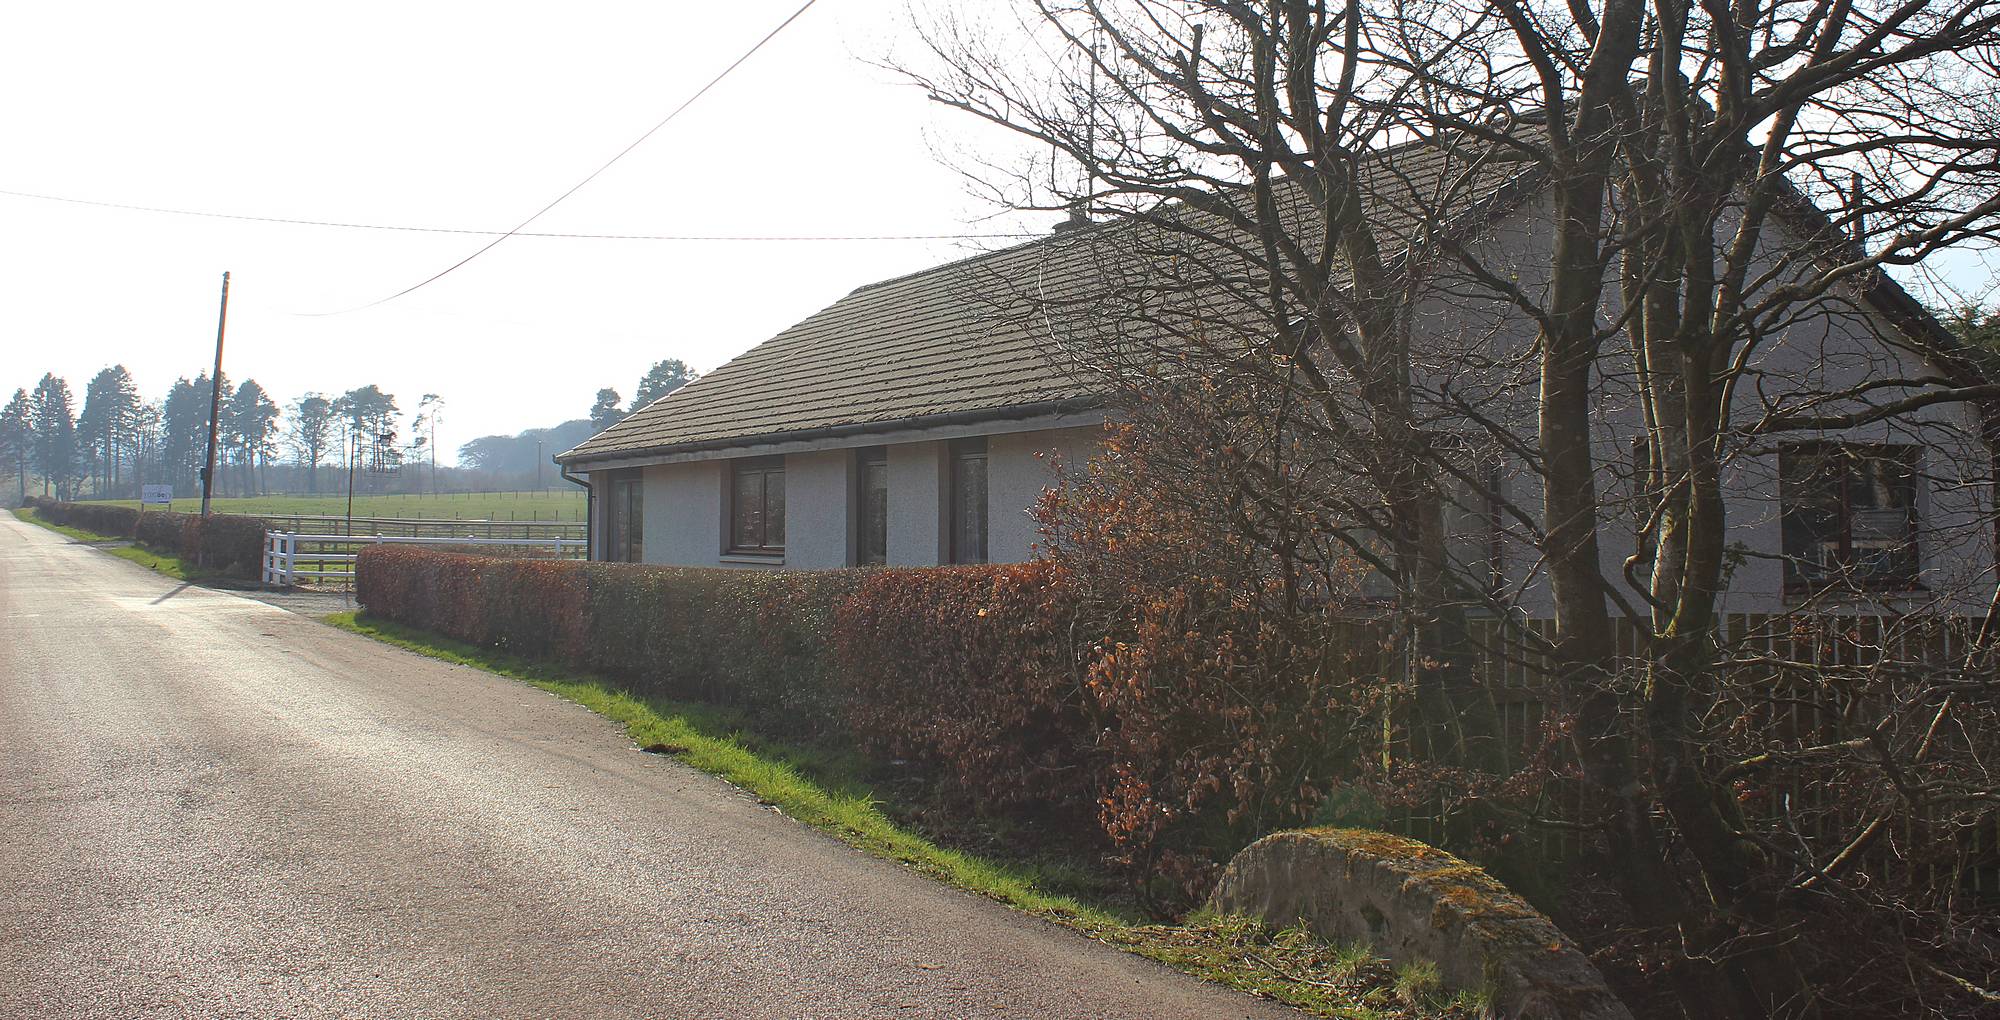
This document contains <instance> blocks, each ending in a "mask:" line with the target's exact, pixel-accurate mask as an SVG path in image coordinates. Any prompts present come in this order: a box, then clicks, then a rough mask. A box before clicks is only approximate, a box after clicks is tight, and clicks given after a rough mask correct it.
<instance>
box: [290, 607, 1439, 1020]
mask: <svg viewBox="0 0 2000 1020" xmlns="http://www.w3.org/2000/svg"><path fill="white" fill-rule="evenodd" d="M325 620H326V622H327V623H328V624H330V625H332V626H334V627H338V628H340V629H342V630H346V631H349V632H352V633H355V634H360V635H362V636H364V637H368V638H373V639H374V640H377V641H381V642H384V643H386V644H390V645H395V646H397V647H399V648H403V649H406V650H409V651H412V652H416V653H418V654H420V655H426V656H429V657H431V658H434V659H442V660H444V661H446V662H452V663H457V664H459V665H464V666H471V667H474V668H476V669H482V670H485V671H487V672H489V673H496V674H498V675H500V676H504V677H509V678H511V679H514V680H519V681H521V682H523V683H527V684H530V685H532V686H535V687H538V688H541V689H542V690H545V691H548V692H549V693H551V694H555V695H557V696H559V697H562V698H567V699H568V700H570V701H573V702H576V703H577V704H579V705H582V706H583V707H585V708H588V709H590V710H591V711H593V712H596V713H597V714H598V715H601V716H604V717H605V718H607V719H610V720H612V721H613V722H617V723H620V724H622V725H623V726H624V727H625V730H626V732H627V733H628V734H629V735H630V736H631V738H632V740H633V741H634V742H635V743H637V744H638V745H639V746H640V747H642V748H645V749H646V750H648V751H654V752H656V753H662V754H670V755H672V756H674V757H676V758H679V759H680V760H682V761H684V762H686V763H687V764H689V765H691V766H693V767H695V768H697V769H700V770H701V771H703V772H707V773H709V774H711V775H714V776H717V777H719V778H721V779H723V780H726V781H727V782H729V783H732V784H734V785H736V786H739V787H742V788H743V789H745V790H747V791H749V792H750V793H752V794H754V795H755V796H756V797H757V798H758V799H759V800H760V801H762V802H763V803H766V804H769V805H771V806H774V807H776V808H778V809H779V810H781V811H783V812H784V813H786V814H788V815H790V816H791V817H793V818H795V819H798V820H799V821H801V822H804V823H806V824H807V825H811V826H813V827H814V828H816V829H819V830H821V831H823V832H826V833H828V834H830V835H832V836H834V837H835V838H838V839H840V840H841V841H843V842H845V843H847V844H849V845H850V846H853V847H855V848H857V849H860V850H862V851H865V852H867V853H870V854H873V855H875V856H877V857H882V858H886V859H889V860H893V861H897V862H900V863H902V864H904V865H906V866H908V867H910V868H912V869H914V870H916V871H919V872H922V873H924V874H926V875H929V876H931V877H933V878H936V879H938V880H940V881H943V882H947V883H950V884H951V885H954V886H956V887H958V888H960V889H964V890H966V891H968V892H973V893H977V894H979V895H982V896H986V897H988V898H990V899H993V900H997V901H999V902H1001V903H1004V904H1006V905H1008V906H1010V907H1013V908H1015V909H1018V910H1023V911H1026V912H1028V913H1030V914H1034V915H1035V916H1037V917H1041V918H1044V919H1046V920H1049V921H1053V922H1055V923H1057V924H1060V925H1063V926H1064V927H1067V928H1071V929H1073V930H1075V931H1077V932H1080V933H1082V934H1084V935H1086V936H1088V937H1090V938H1093V939H1096V940H1098V941H1100V942H1103V943H1105V944H1107V945H1111V946H1115V947H1117V948H1119V949H1123V950H1125V951H1127V952H1131V953H1135V954H1138V955H1140V956H1144V957H1147V958H1149V959H1153V960H1157V961H1159V962H1161V963H1164V964H1166V965H1167V966H1170V967H1173V968H1175V969H1177V970H1180V971H1183V972H1185V973H1188V974H1191V975H1194V976H1196V977H1200V978H1204V979H1207V980H1210V981H1215V982H1217V983H1220V984H1224V985H1227V986H1229V987H1232V988H1235V989H1238V990H1240V991H1244V992H1249V993H1250V994H1253V995H1257V996H1260V997H1263V998H1269V999H1274V1000H1277V1001H1279V1002H1283V1003H1286V1004H1287V1005H1291V1006H1294V1007H1297V1008H1299V1009H1302V1010H1304V1011H1306V1012H1308V1013H1311V1014H1313V1015H1316V1016H1325V1017H1340V1018H1345V1020H1400V1018H1416V1017H1424V1018H1431V1017H1462V1016H1469V1015H1471V1013H1470V1011H1469V1010H1470V1008H1471V1007H1470V1006H1469V1005H1468V1003H1467V1002H1464V1001H1461V1000H1458V999H1453V1000H1445V999H1441V998H1439V997H1436V996H1428V997H1422V998H1416V999H1414V1001H1413V997H1412V996H1410V995H1409V994H1408V991H1409V990H1408V989H1407V988H1402V989H1399V988H1398V985H1399V984H1403V985H1407V983H1408V982H1407V981H1405V982H1398V980H1397V973H1396V972H1395V971H1394V970H1393V969H1391V968H1390V967H1389V965H1388V964H1387V963H1386V962H1384V961H1381V960H1378V959H1375V958H1374V957H1373V955H1372V954H1370V953H1369V952H1368V951H1367V949H1366V947H1352V946H1349V947H1336V946H1330V945H1328V944H1327V943H1325V942H1324V941H1321V940H1319V939H1317V938H1314V937H1313V936H1311V935H1310V934H1308V933H1305V932H1303V931H1299V930H1290V931H1281V932H1274V931H1271V930H1270V929H1268V928H1266V927H1264V926H1263V925H1261V924H1258V923H1257V922H1255V921H1252V920H1249V919H1245V918H1223V917H1215V916H1211V915H1204V914H1196V915H1193V916H1190V917H1189V918H1186V919H1184V920H1183V921H1182V922H1181V923H1178V924H1171V925H1160V924H1141V923H1138V922H1137V921H1135V920H1134V919H1132V918H1130V917H1127V916H1123V915H1121V914H1120V913H1119V912H1117V911H1115V910H1113V909H1109V908H1107V907H1105V906H1103V905H1099V904H1094V903H1090V902H1087V901H1085V900H1084V899H1082V898H1079V897H1076V896H1071V895H1065V894H1062V893H1059V892H1055V891H1052V888H1051V887H1052V886H1062V885H1065V884H1068V883H1066V882H1065V881H1064V880H1063V878H1062V876H1061V874H1060V872H1061V870H1062V869H1061V867H1060V866H1058V867H1056V868H1052V869H1050V870H1048V871H1047V872H1044V871H1043V870H1042V869H1040V868H1037V867H1034V866H1032V865H1029V866H1022V865H1017V864H1010V863H1001V862H997V861H993V860H988V859H985V858H983V857H981V856H979V855H977V854H971V853H966V852H964V851H960V850H954V849H950V848H947V847H943V846H940V845H938V844H937V843H936V842H935V841H933V840H931V839H929V838H928V837H926V836H924V835H923V834H922V833H920V832H916V831H914V830H912V829H910V828H908V827H906V826H904V825H901V824H899V823H898V822H896V821H895V820H894V819H892V818H891V817H890V816H889V814H888V813H887V812H885V811H884V810H883V805H882V804H881V803H880V802H879V801H877V800H876V799H875V797H874V796H873V791H872V790H871V788H870V786H869V784H868V783H867V781H866V778H865V776H864V775H863V774H862V768H861V765H860V763H859V762H858V761H856V760H855V759H854V758H853V757H852V756H851V755H842V754H839V753H837V752H829V751H827V750H825V749H819V748H811V747H801V746H798V745H792V744H785V743H781V742H776V741H770V740H766V739H763V738H761V737H759V736H757V735H755V734H753V733H749V732H746V731H745V730H744V729H743V728H742V727H741V726H740V725H739V723H738V721H737V720H736V719H735V717H734V716H733V715H731V714H730V713H727V712H724V711H721V710H718V709H716V708H714V707H713V706H709V705H703V704H697V703H690V702H679V701H669V700H663V699H641V698H636V697H634V696H632V695H631V694H629V693H627V692H625V691H622V690H619V689H618V688H617V687H615V686H614V685H612V684H610V683H608V682H606V681H604V680H602V679H601V678H597V677H591V676H579V675H577V674H575V673H571V672H568V671H565V670H561V669H558V668H554V667H551V666H549V665H547V664H545V663H541V662H537V661H533V660H527V659H521V658H518V657H514V656H508V655H503V654H499V653H495V652H493V651H491V650H489V649H485V648H480V647H477V646H474V645H469V644H465V643H463V642H459V641H453V640H450V639H447V638H442V637H439V636H437V635H434V634H430V633H428V632H425V631H421V630H417V629H415V628H411V627H404V626H401V625H399V624H395V623H390V622H387V621H382V620H375V619H370V618H367V617H364V616H361V615H360V614H357V613H336V614H334V615H332V616H328V617H325ZM1399 991H1403V992H1404V994H1403V995H1400V996H1399V995H1398V992H1399Z"/></svg>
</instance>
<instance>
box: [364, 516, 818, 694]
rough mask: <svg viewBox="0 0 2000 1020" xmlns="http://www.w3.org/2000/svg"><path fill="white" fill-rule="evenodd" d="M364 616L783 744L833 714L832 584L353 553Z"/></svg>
mask: <svg viewBox="0 0 2000 1020" xmlns="http://www.w3.org/2000/svg"><path fill="white" fill-rule="evenodd" d="M357 570H358V574H357V578H356V595H357V596H358V598H359V599H360V601H361V605H362V608H364V609H365V610H367V611H368V612H369V613H370V614H372V615H375V616H380V617H383V618H384V619H388V620H393V621H395V622H397V623H402V624H406V625H409V626H412V627H419V628H422V629H425V630H430V631H434V632H437V633H440V634H444V635H446V636H448V637H452V638H456V639H458V640H461V641H465V642H468V643H471V644H477V645H482V646H484V647H488V648H493V649H495V650H498V651H504V652H508V653H511V654H516V655H522V656H526V657H531V658H540V659H549V660H554V661H559V662H565V663H570V664H573V665H575V666H578V667H581V668H584V669H589V670H591V671H594V672H598V673H602V674H605V675H606V676H609V677H611V678H613V679H616V680H618V681H619V682H621V683H622V684H624V685H625V686H626V687H627V688H629V689H630V690H632V691H633V692H634V693H638V694H642V695H653V696H660V697H668V698H682V699H695V700H701V701H707V702H710V703H713V704H718V705H724V706H728V707H731V708H735V709H738V710H740V711H742V712H743V713H744V714H745V715H746V716H748V717H749V718H750V719H751V720H752V721H754V722H755V723H756V724H757V725H758V726H759V727H761V728H766V729H769V730H772V731H774V732H779V733H785V734H801V733H814V732H824V731H826V730H827V729H829V728H831V727H835V726H838V724H839V722H840V719H841V713H840V712H839V711H838V703H837V700H836V699H835V698H834V696H833V694H832V691H833V684H832V683H831V679H830V677H829V671H830V664H831V658H830V656H829V655H828V654H827V652H826V642H827V634H828V631H829V629H830V626H831V620H832V615H833V608H834V606H835V604H836V603H837V602H838V601H839V600H840V599H841V598H844V597H845V596H846V595H848V594H849V593H851V592H852V591H853V588H854V585H855V583H856V579H855V578H854V577H853V576H852V575H849V574H847V573H845V572H841V573H833V574H826V573H798V572H768V573H767V572H749V571H730V570H695V569H682V568H673V567H645V566H634V565H628V564H603V563H577V562H571V561H558V560H514V559H492V558H489V557H483V556H468V555H463V554H457V553H448V552H439V551H435V550H428V549H417V548H411V547H407V546H393V545H384V546H373V547H370V548H368V549H365V550H363V551H362V553H361V559H360V562H359V564H358V565H357Z"/></svg>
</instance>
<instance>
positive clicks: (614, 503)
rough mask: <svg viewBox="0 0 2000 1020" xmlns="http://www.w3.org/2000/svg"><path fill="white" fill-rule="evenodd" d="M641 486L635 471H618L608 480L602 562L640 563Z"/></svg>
mask: <svg viewBox="0 0 2000 1020" xmlns="http://www.w3.org/2000/svg"><path fill="white" fill-rule="evenodd" d="M645 493H646V489H645V486H644V484H643V482H642V480H641V478H640V477H639V472H637V471H621V472H619V473H618V474H616V475H613V476H612V478H611V501H610V503H609V504H608V505H607V507H606V512H607V514H608V520H607V521H606V522H605V523H606V524H607V525H608V527H607V528H606V532H607V537H608V538H609V539H610V541H609V544H608V546H607V548H606V550H605V558H606V559H608V560H611V561H613V562H617V563H642V562H644V561H645V559H646V513H645Z"/></svg>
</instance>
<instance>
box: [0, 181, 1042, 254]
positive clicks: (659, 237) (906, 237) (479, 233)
mask: <svg viewBox="0 0 2000 1020" xmlns="http://www.w3.org/2000/svg"><path fill="white" fill-rule="evenodd" d="M0 195H6V196H10V197H13V198H31V199H36V200H39V201H43V202H64V203H68V204H70V205H87V206H94V207H96V208H100V209H123V210H127V211H131V212H147V213H164V214H166V215H170V216H199V217H205V218H208V219H217V220H242V221H247V222H250V223H279V224H284V225H287V226H299V227H338V228H341V229H344V230H389V231H397V232H401V233H415V234H468V235H472V236H475V237H500V238H506V237H550V238H570V239H576V240H588V241H960V240H977V239H980V238H1002V239H1004V238H1019V237H1040V236H1041V234H1038V233H1029V232H1017V233H993V234H795V235H779V234H589V233H561V232H554V231H537V230H473V229H469V228H463V227H424V226H414V225H410V224H401V223H350V222H345V221H341V220H307V219H293V218H290V217H285V216H252V215H248V214H245V213H226V212H214V211H211V210H205V209H173V208H168V207H166V206H157V205H133V204H130V203H126V202H104V201H99V200H96V199H89V198H70V197H67V196H63V195H45V194H39V193H37V192H32V191H10V190H7V189H5V188H0Z"/></svg>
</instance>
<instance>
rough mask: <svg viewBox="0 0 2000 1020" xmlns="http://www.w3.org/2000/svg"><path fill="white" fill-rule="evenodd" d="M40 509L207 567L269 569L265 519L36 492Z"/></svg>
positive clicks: (229, 571) (250, 575)
mask: <svg viewBox="0 0 2000 1020" xmlns="http://www.w3.org/2000/svg"><path fill="white" fill-rule="evenodd" d="M29 505H30V506H32V507H34V509H35V512H36V513H39V514H41V515H42V516H43V517H45V518H47V519H48V520H50V521H53V522H55V523H57V524H62V525H67V526H70V527H76V528H82V529H84V530H86V531H94V532H96V533H98V534H100V535H112V536H115V537H118V538H130V539H134V540H136V541H138V542H139V543H140V544H141V545H147V546H151V547H152V548H155V549H158V550H160V551H162V552H165V553H169V554H171V555H174V556H178V557H180V558H181V559H184V560H187V561H189V562H191V563H193V564H195V565H196V566H197V567H199V568H201V569H202V570H203V571H205V572H209V573H214V574H225V575H228V576H230V577H238V578H243V579H246V580H254V579H256V578H258V577H260V576H262V574H263V569H264V522H263V521H261V520H259V519H257V518H255V517H238V516H235V515H233V514H211V515H209V516H207V517H203V516H201V515H200V514H178V513H171V512H168V511H165V510H155V511H148V512H145V513H141V512H139V511H138V510H135V509H132V508H131V507H123V506H117V505H114V504H110V503H63V502H58V501H56V500H52V499H42V498H41V497H32V498H30V499H29Z"/></svg>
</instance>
